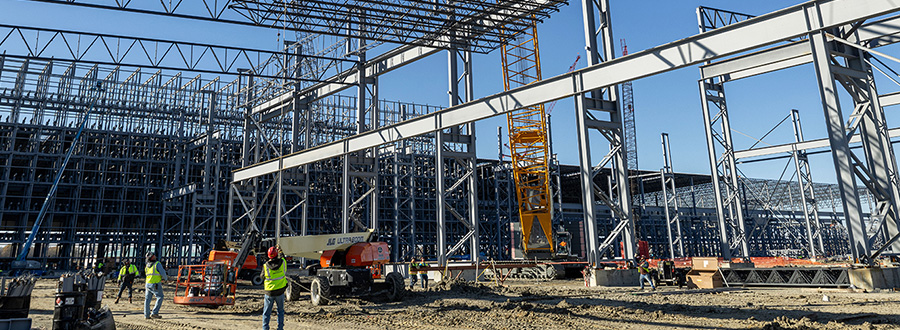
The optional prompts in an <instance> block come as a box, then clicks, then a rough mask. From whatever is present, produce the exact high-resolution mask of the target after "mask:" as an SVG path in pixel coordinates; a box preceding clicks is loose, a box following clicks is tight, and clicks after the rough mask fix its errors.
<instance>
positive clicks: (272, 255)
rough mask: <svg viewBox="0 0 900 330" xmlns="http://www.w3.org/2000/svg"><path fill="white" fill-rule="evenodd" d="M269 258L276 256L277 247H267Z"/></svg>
mask: <svg viewBox="0 0 900 330" xmlns="http://www.w3.org/2000/svg"><path fill="white" fill-rule="evenodd" d="M269 258H272V259H274V258H278V248H276V247H274V246H273V247H270V248H269Z"/></svg>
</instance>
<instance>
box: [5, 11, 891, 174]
mask: <svg viewBox="0 0 900 330" xmlns="http://www.w3.org/2000/svg"><path fill="white" fill-rule="evenodd" d="M109 2H111V1H109ZM797 3H800V1H784V0H767V1H697V0H678V1H622V0H613V1H612V4H611V5H612V8H611V10H612V13H613V33H614V36H615V38H616V48H617V49H616V52H617V53H619V52H621V50H620V49H619V47H620V43H619V39H622V38H624V39H626V40H627V44H628V49H629V51H630V52H632V53H634V52H637V51H640V50H644V49H647V48H651V47H654V46H657V45H661V44H664V43H668V42H671V41H674V40H677V39H681V38H684V37H687V36H690V35H694V34H697V33H698V28H697V22H696V20H697V19H696V13H695V10H696V8H697V6H701V5H702V6H708V7H714V8H721V9H727V10H732V11H737V12H743V13H747V14H751V15H760V14H764V13H768V12H771V11H774V10H777V9H781V8H785V7H789V6H791V5H795V4H797ZM0 8H2V10H0V22H2V23H5V24H11V25H23V26H34V27H48V28H57V29H72V30H78V31H86V32H100V33H111V34H122V35H133V36H143V37H153V38H165V39H176V40H182V41H198V42H204V43H212V44H222V45H232V46H245V47H252V48H263V49H274V48H276V47H279V46H280V44H281V39H280V37H279V36H278V34H277V32H278V31H273V30H270V29H263V28H252V27H246V26H230V25H225V24H216V23H198V22H192V21H187V20H178V19H169V18H160V17H158V16H147V15H131V14H127V13H116V12H104V11H97V10H88V9H82V8H77V7H72V6H60V5H51V4H45V3H37V2H30V1H20V0H0ZM538 29H539V30H538V33H539V40H540V46H541V58H542V68H543V75H544V77H551V76H555V75H558V74H562V73H564V72H565V71H566V70H567V69H568V67H569V66H570V65H571V64H572V62H573V61H574V60H575V58H576V56H578V55H582V60H581V61H580V62H579V63H578V67H579V68H582V67H585V66H586V62H585V60H584V36H583V32H582V31H583V28H582V19H581V4H580V1H574V0H573V1H570V4H569V5H568V6H565V7H563V8H562V10H561V11H560V12H559V13H556V14H554V15H553V16H552V17H551V18H550V19H548V20H546V21H545V22H544V23H543V24H541V25H540V26H539V28H538ZM446 62H447V55H446V53H442V54H440V55H436V56H433V57H431V58H429V59H426V60H423V61H420V62H418V63H415V64H413V65H410V66H408V67H406V68H403V69H400V70H398V71H395V72H393V73H391V74H389V75H386V76H383V77H382V78H381V79H380V81H379V83H380V96H381V97H382V98H385V99H393V100H400V101H408V102H416V103H427V104H434V105H443V106H446V105H447V104H448V100H447V92H446V91H447V81H448V79H447V64H446ZM889 64H891V65H892V66H898V65H897V64H896V63H889ZM474 66H475V75H474V77H475V97H476V98H477V97H483V96H487V95H491V94H494V93H497V92H500V91H502V88H503V84H502V75H501V69H500V54H499V51H495V52H492V53H490V54H487V55H476V56H475V58H474ZM210 78H211V77H210ZM698 78H699V72H698V70H697V68H685V69H681V70H679V71H675V72H671V73H667V74H663V75H658V76H654V77H650V78H645V79H642V80H638V81H635V82H634V102H635V113H636V115H635V116H636V123H637V135H638V136H637V138H638V151H639V160H640V164H641V168H642V169H645V170H658V169H659V168H660V167H661V165H662V155H661V148H660V133H661V132H668V133H669V134H670V139H671V144H672V145H671V147H672V151H673V153H674V156H673V160H674V163H675V168H676V170H677V171H679V172H690V173H709V171H710V169H709V160H708V156H707V153H706V140H705V135H704V132H703V126H702V125H703V124H702V123H703V122H702V115H701V108H700V97H699V91H698V87H697V80H698ZM889 84H890V85H889ZM879 87H881V89H882V93H883V92H887V91H893V90H896V89H897V88H896V85H893V83H890V82H886V80H885V79H880V80H879ZM726 92H727V96H728V102H729V107H730V109H731V116H732V126H733V129H735V130H736V132H735V134H734V136H735V144H736V148H738V149H744V148H747V147H749V146H750V145H751V144H752V143H754V142H755V140H753V139H751V138H749V137H746V136H744V135H743V134H747V135H750V136H753V137H760V136H762V135H763V134H765V133H766V132H767V131H769V129H771V128H772V127H773V126H774V125H775V124H777V123H778V122H779V121H781V120H782V119H783V118H784V117H785V116H787V115H788V114H789V111H790V109H792V108H793V109H799V110H800V113H801V117H802V118H803V125H804V133H805V135H806V137H807V139H813V138H821V137H824V136H825V131H824V127H823V124H824V119H823V112H822V107H821V104H820V101H819V97H818V92H817V83H816V80H815V75H814V73H813V70H812V68H811V66H809V65H806V66H801V67H796V68H792V69H788V70H784V71H781V72H777V73H772V74H767V75H764V76H760V77H754V78H750V79H745V80H741V81H737V82H733V83H729V84H728V85H727V86H726ZM351 93H352V92H351ZM847 100H848V97H846V94H845V95H843V96H842V99H841V101H842V103H844V104H845V105H844V112H845V114H846V113H847V112H848V111H850V110H851V109H852V107H849V105H847ZM892 117H893V116H892V115H890V114H889V119H890V118H892ZM574 118H575V117H574V109H573V101H572V100H570V99H564V100H560V101H559V103H558V104H557V105H556V107H555V109H554V110H553V121H552V125H553V126H552V131H553V137H552V138H553V142H554V151H555V152H556V153H557V154H558V158H559V159H560V161H561V162H562V163H564V164H577V163H578V153H577V142H576V141H577V140H576V138H575V133H574V132H575V119H574ZM505 125H506V120H505V117H502V118H491V119H488V120H484V121H480V122H478V123H477V139H478V155H479V157H484V158H496V157H497V139H496V136H497V127H498V126H504V127H505ZM504 131H505V129H504ZM792 141H793V135H792V131H791V127H790V125H789V121H788V122H786V123H785V124H783V125H782V126H781V127H779V128H778V129H777V130H776V131H775V132H774V133H773V134H772V135H771V136H770V137H769V138H767V139H766V140H765V143H770V144H778V143H785V142H792ZM592 143H593V145H592V146H593V148H592V149H593V150H594V161H595V162H596V161H598V160H599V159H600V158H601V157H602V155H603V154H605V153H606V150H607V148H606V145H605V143H604V142H603V140H602V138H601V137H600V136H599V135H596V134H595V135H594V138H593V140H592ZM812 163H813V164H812V167H813V170H814V176H815V177H816V180H817V181H824V182H834V175H833V169H832V165H831V157H830V155H828V154H825V155H821V156H813V157H812ZM785 165H786V160H784V161H781V160H776V161H771V162H766V163H757V164H748V165H745V166H742V167H741V168H742V170H743V171H744V172H745V173H746V174H747V175H749V176H752V177H766V178H778V177H779V175H780V174H781V172H782V169H783V168H784V167H785ZM791 173H793V167H792V166H791V167H790V168H789V170H788V176H790V174H791ZM786 178H788V177H785V179H786Z"/></svg>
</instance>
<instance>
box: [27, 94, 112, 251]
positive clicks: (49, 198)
mask: <svg viewBox="0 0 900 330" xmlns="http://www.w3.org/2000/svg"><path fill="white" fill-rule="evenodd" d="M91 90H92V91H95V92H96V93H97V95H95V96H94V99H93V100H91V105H90V106H88V108H87V110H85V112H84V116H82V117H81V124H79V125H78V131H77V132H76V133H75V138H73V139H72V144H71V145H69V150H68V151H66V157H65V158H63V162H62V164H61V165H60V166H59V171H57V172H56V178H54V179H53V185H52V186H50V192H48V193H47V197H45V198H44V204H43V205H41V210H40V212H38V216H37V219H35V220H34V225H33V226H32V227H31V234H29V235H28V239H27V240H25V244H24V245H22V251H21V252H20V253H19V256H18V257H16V260H15V261H13V268H25V267H24V265H26V262H25V258H28V252H30V251H31V246H32V244H34V238H35V236H37V233H38V230H40V229H41V223H42V222H43V220H44V217H45V216H46V215H47V210H48V208H49V207H50V202H51V201H52V200H53V196H54V195H56V189H57V188H58V187H59V180H60V178H62V175H63V173H64V172H65V171H66V165H68V164H69V160H70V159H71V158H72V154H73V153H75V148H76V147H77V146H78V140H79V139H80V138H81V133H82V132H84V127H85V126H87V121H88V118H89V116H90V115H91V110H93V109H94V105H96V104H97V100H99V99H100V95H102V94H103V83H102V82H100V81H98V82H97V84H96V85H95V86H94V87H91Z"/></svg>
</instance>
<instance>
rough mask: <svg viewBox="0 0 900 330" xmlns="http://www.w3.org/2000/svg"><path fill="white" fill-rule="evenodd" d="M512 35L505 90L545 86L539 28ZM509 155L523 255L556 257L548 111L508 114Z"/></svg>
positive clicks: (506, 51) (505, 57)
mask: <svg viewBox="0 0 900 330" xmlns="http://www.w3.org/2000/svg"><path fill="white" fill-rule="evenodd" d="M535 22H536V21H535V20H534V19H532V21H531V27H530V28H528V29H525V30H523V31H521V32H513V33H512V34H511V35H510V36H509V37H510V38H509V40H510V41H509V42H508V43H506V44H504V45H503V46H502V47H501V60H502V65H503V78H504V81H503V87H504V89H505V90H507V91H508V90H510V89H512V88H516V87H519V86H524V85H528V84H531V83H533V82H536V81H540V80H541V61H540V52H539V51H538V38H537V26H536V25H535ZM507 122H508V125H509V150H510V156H511V158H512V168H513V177H514V178H513V180H514V182H515V185H516V200H517V202H518V209H519V222H520V223H521V227H522V250H523V252H525V253H529V252H536V251H549V252H551V253H552V252H554V251H555V244H554V239H553V228H552V224H551V222H552V219H553V199H552V198H551V196H552V194H551V193H550V167H549V166H548V164H549V161H548V156H549V154H550V152H549V150H548V149H549V141H548V138H547V117H546V115H545V112H544V105H543V104H539V105H536V106H530V107H524V108H520V109H517V110H515V111H512V112H510V113H508V114H507Z"/></svg>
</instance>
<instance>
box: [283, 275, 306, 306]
mask: <svg viewBox="0 0 900 330" xmlns="http://www.w3.org/2000/svg"><path fill="white" fill-rule="evenodd" d="M287 283H288V284H287V288H285V289H284V297H285V298H287V301H297V300H300V293H301V291H300V290H302V289H301V287H300V283H297V280H295V279H294V278H292V277H288V278H287Z"/></svg>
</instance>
